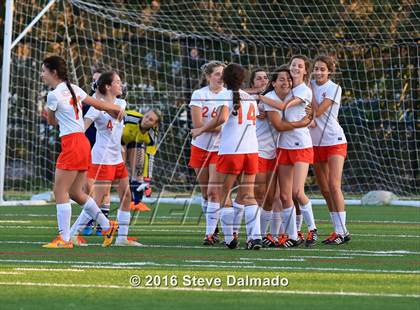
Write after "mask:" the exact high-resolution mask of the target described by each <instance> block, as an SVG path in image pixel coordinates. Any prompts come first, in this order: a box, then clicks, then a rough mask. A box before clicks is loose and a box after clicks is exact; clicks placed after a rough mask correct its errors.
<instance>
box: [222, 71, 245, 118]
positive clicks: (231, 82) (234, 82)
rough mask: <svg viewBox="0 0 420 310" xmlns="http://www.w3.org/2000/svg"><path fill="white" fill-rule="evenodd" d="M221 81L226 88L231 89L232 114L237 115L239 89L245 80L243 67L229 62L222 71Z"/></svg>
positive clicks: (239, 104)
mask: <svg viewBox="0 0 420 310" xmlns="http://www.w3.org/2000/svg"><path fill="white" fill-rule="evenodd" d="M222 79H223V82H224V83H225V85H226V88H227V89H228V90H232V94H233V95H232V101H233V111H232V115H233V116H237V115H238V110H239V109H240V108H241V96H240V94H239V89H240V88H241V85H242V83H243V82H244V80H245V69H244V68H242V66H241V65H239V64H236V63H231V64H229V65H228V66H227V67H226V68H225V70H224V71H223V76H222Z"/></svg>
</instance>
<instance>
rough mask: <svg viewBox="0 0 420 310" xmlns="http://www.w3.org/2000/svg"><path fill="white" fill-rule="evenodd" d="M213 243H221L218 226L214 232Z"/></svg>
mask: <svg viewBox="0 0 420 310" xmlns="http://www.w3.org/2000/svg"><path fill="white" fill-rule="evenodd" d="M213 241H214V243H216V244H218V243H220V236H219V227H218V226H216V229H215V230H214V233H213Z"/></svg>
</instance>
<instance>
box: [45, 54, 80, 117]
mask: <svg viewBox="0 0 420 310" xmlns="http://www.w3.org/2000/svg"><path fill="white" fill-rule="evenodd" d="M42 63H43V65H44V66H45V67H46V68H47V69H48V70H50V71H51V72H53V71H55V72H56V73H57V77H58V78H59V79H60V80H62V81H64V82H65V83H66V86H67V88H68V89H69V91H70V93H71V97H72V99H73V105H74V106H75V107H76V108H77V110H79V105H78V104H77V97H76V93H75V92H74V90H73V87H71V83H70V80H69V76H68V72H67V64H66V62H65V60H64V59H63V58H62V57H60V56H56V55H54V56H50V57H47V58H45V59H44V61H43V62H42Z"/></svg>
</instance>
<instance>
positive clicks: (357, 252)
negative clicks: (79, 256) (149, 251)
mask: <svg viewBox="0 0 420 310" xmlns="http://www.w3.org/2000/svg"><path fill="white" fill-rule="evenodd" d="M47 242H49V241H48V240H46V241H19V240H16V241H15V240H0V244H2V243H4V244H44V243H47ZM88 245H89V246H102V243H88ZM144 248H166V249H207V250H209V249H211V250H212V251H218V250H219V251H227V249H225V248H224V247H212V248H209V247H206V246H200V245H158V244H145V245H144V247H142V249H144ZM239 250H242V249H239ZM243 250H244V251H245V249H243ZM263 251H278V252H280V253H281V252H283V251H288V252H289V253H290V252H306V253H313V252H332V253H337V255H350V256H351V255H356V256H379V257H380V256H384V257H386V256H404V255H420V252H416V251H407V250H389V251H370V250H344V249H338V248H337V247H334V249H322V248H316V247H312V248H310V249H306V248H291V249H277V248H265V249H264V250H263ZM368 254H372V255H368ZM302 255H304V254H302Z"/></svg>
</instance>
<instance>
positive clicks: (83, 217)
mask: <svg viewBox="0 0 420 310" xmlns="http://www.w3.org/2000/svg"><path fill="white" fill-rule="evenodd" d="M91 219H92V218H91V217H90V216H89V214H87V213H86V211H85V210H83V209H82V212H81V213H80V215H79V217H78V218H77V220H76V222H74V224H73V226H72V227H71V229H70V236H71V237H75V236H77V235H78V234H79V233H80V232H81V231H82V230H83V229H84V228H85V227H86V225H87V223H89V221H90V220H91Z"/></svg>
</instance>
